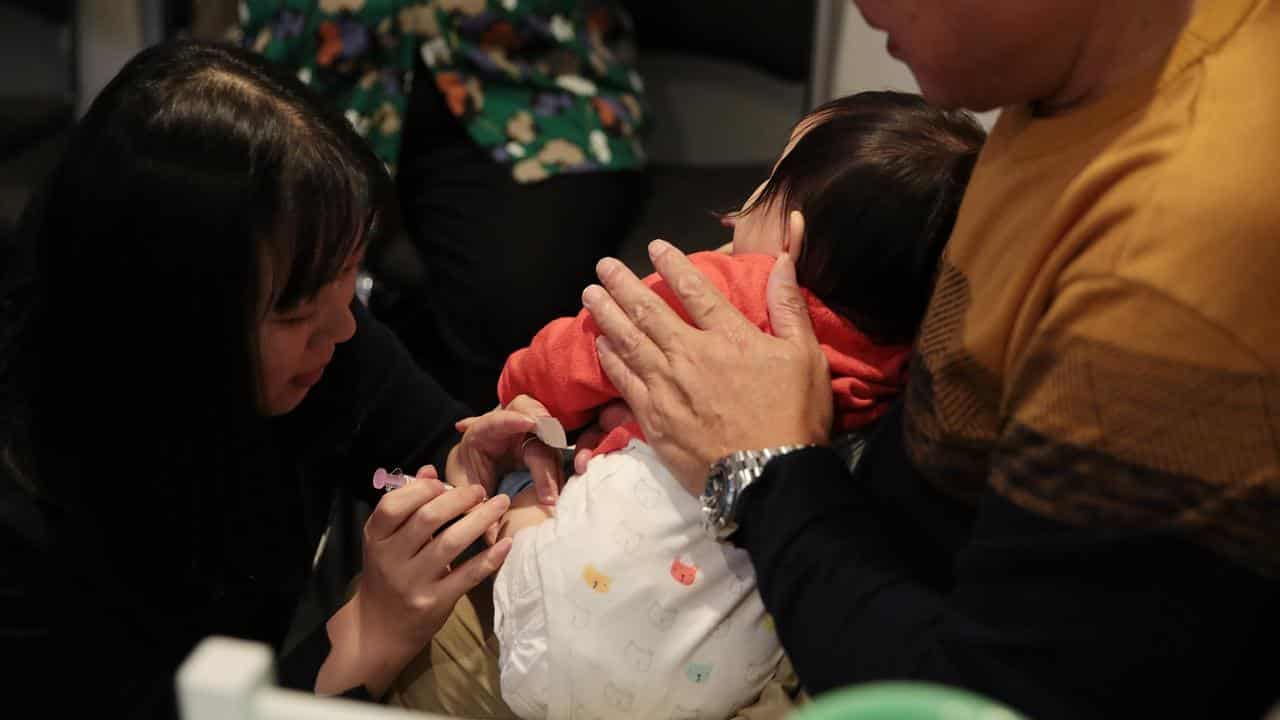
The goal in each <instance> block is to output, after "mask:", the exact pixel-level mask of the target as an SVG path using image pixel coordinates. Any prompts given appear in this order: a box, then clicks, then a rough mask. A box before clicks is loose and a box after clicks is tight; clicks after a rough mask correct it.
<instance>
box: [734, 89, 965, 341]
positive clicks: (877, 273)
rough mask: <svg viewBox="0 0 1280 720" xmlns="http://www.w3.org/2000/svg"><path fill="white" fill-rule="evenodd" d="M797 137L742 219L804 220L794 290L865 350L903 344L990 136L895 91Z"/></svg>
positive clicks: (817, 119) (814, 119)
mask: <svg viewBox="0 0 1280 720" xmlns="http://www.w3.org/2000/svg"><path fill="white" fill-rule="evenodd" d="M801 128H802V129H803V130H804V132H803V133H802V135H801V137H800V139H799V140H798V141H797V142H796V143H795V146H794V147H792V148H791V151H790V152H788V153H787V154H786V156H785V157H784V158H783V159H782V160H781V161H780V162H779V163H778V165H777V167H776V168H775V169H774V171H773V174H772V176H771V177H770V178H769V180H768V181H767V182H766V183H765V186H764V188H763V190H762V191H761V193H760V195H759V196H758V197H757V198H756V199H755V200H754V202H752V203H751V204H750V205H749V206H747V207H745V208H743V210H742V212H748V211H750V210H752V209H755V208H761V209H762V210H765V209H767V210H768V211H770V212H775V211H776V212H783V213H787V212H790V211H791V210H800V211H801V212H803V213H804V218H805V235H804V245H803V247H802V248H801V252H800V257H798V258H797V259H796V273H797V279H798V280H799V282H800V284H801V285H802V286H804V287H806V288H808V289H809V290H810V291H811V292H813V293H814V294H815V295H817V296H818V297H819V298H821V299H822V300H823V302H825V303H826V304H827V305H828V306H830V307H831V308H832V309H833V310H835V311H836V312H838V313H840V314H841V315H843V316H844V317H846V318H848V319H849V320H851V321H852V322H853V323H854V324H855V325H856V326H857V327H858V328H859V329H860V330H861V331H862V332H864V333H866V334H867V335H868V336H869V337H871V338H872V339H873V340H875V341H877V342H880V343H885V344H906V343H909V342H911V341H912V339H913V338H914V337H915V335H916V331H917V330H918V328H919V326H920V322H921V321H922V320H923V318H924V312H925V308H926V306H927V305H928V302H929V296H930V294H931V293H932V290H933V280H934V275H935V273H936V272H937V265H938V259H939V257H940V256H941V254H942V248H943V247H944V246H945V245H946V242H947V238H948V237H949V236H950V235H951V230H952V227H953V226H954V224H955V220H956V214H957V212H958V211H959V209H960V200H961V198H962V197H963V196H964V190H965V187H966V185H967V184H968V182H969V175H970V174H971V173H972V172H973V167H974V164H975V163H976V162H977V158H978V153H979V150H980V149H981V147H982V144H983V142H985V140H986V132H985V131H984V130H983V129H982V126H980V125H979V124H978V123H977V121H976V120H974V118H973V117H972V116H971V115H969V114H968V113H965V112H963V111H948V110H940V109H938V108H935V107H933V106H931V105H929V104H928V103H926V102H925V101H924V99H923V98H921V97H920V96H918V95H910V94H906V93H898V92H863V93H858V94H855V95H850V96H847V97H843V98H840V99H838V100H834V101H832V102H830V103H827V104H826V105H823V106H822V107H819V108H818V109H816V110H814V111H813V112H812V113H810V114H809V115H808V116H807V117H806V119H805V120H802V121H801Z"/></svg>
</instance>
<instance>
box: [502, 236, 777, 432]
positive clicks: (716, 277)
mask: <svg viewBox="0 0 1280 720" xmlns="http://www.w3.org/2000/svg"><path fill="white" fill-rule="evenodd" d="M689 260H690V261H691V262H692V263H693V264H694V266H695V267H697V268H698V270H700V271H701V272H702V274H703V275H704V276H706V278H707V279H708V280H709V281H710V282H711V284H712V285H714V286H715V287H716V289H717V290H719V291H720V292H721V293H722V294H723V295H724V296H725V297H726V298H728V300H729V301H730V302H731V303H733V304H734V305H737V306H738V307H743V306H745V305H759V306H761V307H763V298H764V291H763V286H762V287H760V288H749V289H746V290H747V292H745V293H744V288H743V287H739V286H738V285H737V284H735V283H734V282H732V281H731V278H732V277H733V275H734V272H733V271H734V268H733V267H732V266H733V265H734V264H735V263H738V262H741V260H740V259H736V258H733V257H730V256H729V255H725V254H722V253H714V252H704V253H695V254H693V255H690V256H689ZM766 262H771V261H768V260H766ZM761 277H764V276H763V275H761ZM644 283H645V285H647V286H649V287H650V288H652V289H653V290H654V291H655V292H656V293H658V295H659V297H661V298H662V299H663V300H664V301H666V302H667V304H668V305H670V306H671V307H672V308H674V309H675V310H676V311H677V312H678V313H679V314H680V316H681V317H682V318H684V320H685V322H689V317H688V315H687V314H686V313H685V312H684V310H683V309H682V308H681V306H680V302H679V301H678V300H677V299H676V296H675V293H674V292H673V291H672V290H671V289H670V288H669V287H668V286H667V284H666V281H664V280H663V279H662V277H661V276H659V275H656V274H654V275H649V276H648V277H646V278H644ZM744 295H745V296H744ZM757 295H758V296H759V297H755V296H757ZM599 336H600V327H599V326H598V325H596V322H595V320H594V319H592V317H591V314H590V313H588V312H587V311H586V310H583V311H581V312H579V313H578V314H577V315H576V316H574V317H566V318H559V319H557V320H552V321H551V322H550V323H548V324H547V325H546V327H544V328H542V330H540V331H538V334H537V335H535V336H534V337H533V341H532V342H530V343H529V347H527V348H522V349H520V350H517V351H515V352H514V353H512V354H511V357H509V358H508V359H507V362H506V365H505V366H504V367H503V369H502V375H501V377H499V378H498V399H499V400H500V401H501V402H502V403H503V404H504V405H505V404H506V403H509V402H511V401H512V400H513V399H514V398H515V397H516V396H518V395H528V396H530V397H533V398H537V399H538V401H539V402H541V403H542V404H543V406H545V407H546V408H547V411H548V412H550V413H551V415H552V416H553V417H555V418H556V419H557V420H559V421H560V422H561V423H563V424H564V426H565V428H566V429H568V430H576V429H578V428H580V427H582V426H584V425H586V424H587V423H588V422H590V421H591V420H592V419H593V418H594V417H595V413H596V411H597V410H598V409H599V407H600V406H601V405H604V404H605V403H608V402H609V401H611V400H616V399H618V398H619V397H620V395H619V393H618V391H617V389H616V388H614V386H613V383H612V382H610V381H609V378H608V377H607V376H606V375H605V373H604V370H603V369H602V368H601V367H600V356H599V355H598V354H597V352H596V338H598V337H599Z"/></svg>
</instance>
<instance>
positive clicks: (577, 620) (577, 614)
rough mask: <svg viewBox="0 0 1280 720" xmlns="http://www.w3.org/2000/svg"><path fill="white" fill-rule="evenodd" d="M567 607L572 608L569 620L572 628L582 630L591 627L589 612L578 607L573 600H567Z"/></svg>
mask: <svg viewBox="0 0 1280 720" xmlns="http://www.w3.org/2000/svg"><path fill="white" fill-rule="evenodd" d="M569 607H570V608H572V613H573V616H572V617H571V618H570V619H569V622H570V623H572V624H573V626H574V627H576V628H579V629H582V628H585V627H588V626H590V625H591V611H590V610H588V609H587V608H585V607H583V606H581V605H579V604H578V603H577V602H576V601H574V600H569Z"/></svg>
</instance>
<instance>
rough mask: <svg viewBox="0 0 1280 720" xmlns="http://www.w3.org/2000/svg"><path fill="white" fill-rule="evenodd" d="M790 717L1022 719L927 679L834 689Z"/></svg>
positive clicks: (800, 719) (799, 719)
mask: <svg viewBox="0 0 1280 720" xmlns="http://www.w3.org/2000/svg"><path fill="white" fill-rule="evenodd" d="M791 717H792V720H1024V719H1023V717H1022V716H1021V715H1019V714H1017V713H1015V712H1014V711H1012V710H1010V709H1009V708H1007V707H1005V706H1004V705H1001V704H999V703H996V702H995V701H992V700H988V699H987V698H984V697H982V696H981V695H975V694H973V693H971V692H966V691H964V690H957V689H955V688H949V687H945V686H942V685H930V684H927V683H908V682H887V683H871V684H868V685H859V686H857V687H851V688H846V689H844V690H837V691H835V692H830V693H827V694H826V695H823V696H822V697H820V698H818V699H816V700H815V701H814V702H813V703H811V704H810V705H808V706H807V707H805V708H804V709H803V710H801V711H800V712H798V713H796V714H794V715H792V716H791Z"/></svg>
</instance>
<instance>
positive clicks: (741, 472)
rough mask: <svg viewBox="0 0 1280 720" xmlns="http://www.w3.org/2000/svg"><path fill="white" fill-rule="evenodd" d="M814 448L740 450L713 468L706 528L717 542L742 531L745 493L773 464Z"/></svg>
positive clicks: (704, 507) (705, 507) (704, 513)
mask: <svg viewBox="0 0 1280 720" xmlns="http://www.w3.org/2000/svg"><path fill="white" fill-rule="evenodd" d="M808 447H813V446H812V445H779V446H778V447H772V448H765V449H763V450H739V451H738V452H735V453H731V454H729V455H726V456H724V457H722V458H720V459H719V460H717V461H715V462H714V463H712V464H711V470H710V472H709V473H708V475H707V487H706V489H705V490H703V491H702V526H703V527H704V528H706V531H707V534H708V535H710V536H711V537H712V538H714V539H716V540H727V539H729V537H730V536H731V535H733V533H734V532H735V531H737V529H738V508H739V507H740V505H741V503H740V502H739V500H740V499H741V497H742V493H743V492H744V491H745V490H746V489H747V488H748V487H750V486H751V483H753V482H755V481H756V480H758V479H759V478H760V475H761V474H762V473H764V467H765V465H768V464H769V461H770V460H772V459H774V458H776V457H780V456H782V455H786V454H787V453H791V452H795V451H796V450H803V449H804V448H808Z"/></svg>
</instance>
